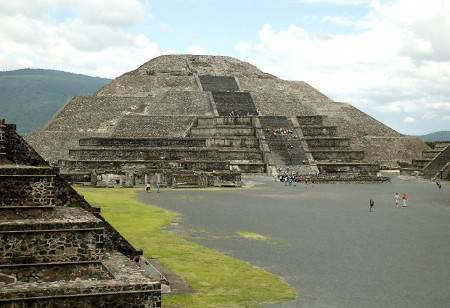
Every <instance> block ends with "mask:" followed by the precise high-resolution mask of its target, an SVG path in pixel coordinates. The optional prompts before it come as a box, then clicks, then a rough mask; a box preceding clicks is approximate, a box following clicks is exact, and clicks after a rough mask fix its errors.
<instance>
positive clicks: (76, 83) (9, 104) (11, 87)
mask: <svg viewBox="0 0 450 308" xmlns="http://www.w3.org/2000/svg"><path fill="white" fill-rule="evenodd" d="M110 81H111V79H107V78H99V77H91V76H87V75H81V74H74V73H67V72H62V71H56V70H47V69H20V70H14V71H4V72H0V118H5V119H6V122H7V123H14V124H17V131H18V133H19V134H21V135H26V134H30V133H32V132H35V131H37V130H38V129H39V128H40V127H41V126H42V125H44V124H45V123H46V122H47V121H48V120H49V119H50V118H51V116H52V115H53V114H54V113H55V112H56V111H57V110H58V109H59V108H60V107H61V106H62V105H63V104H64V103H65V102H66V101H67V100H68V99H70V98H72V97H73V96H76V95H92V94H93V93H95V92H97V91H98V90H100V89H101V88H102V87H104V86H105V85H106V84H108V83H109V82H110Z"/></svg>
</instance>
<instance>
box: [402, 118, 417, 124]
mask: <svg viewBox="0 0 450 308" xmlns="http://www.w3.org/2000/svg"><path fill="white" fill-rule="evenodd" d="M403 122H405V123H416V119H414V118H411V117H406V118H404V119H403Z"/></svg>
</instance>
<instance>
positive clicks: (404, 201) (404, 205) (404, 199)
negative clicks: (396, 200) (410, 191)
mask: <svg viewBox="0 0 450 308" xmlns="http://www.w3.org/2000/svg"><path fill="white" fill-rule="evenodd" d="M402 200H403V207H406V200H408V197H406V194H403V196H402Z"/></svg>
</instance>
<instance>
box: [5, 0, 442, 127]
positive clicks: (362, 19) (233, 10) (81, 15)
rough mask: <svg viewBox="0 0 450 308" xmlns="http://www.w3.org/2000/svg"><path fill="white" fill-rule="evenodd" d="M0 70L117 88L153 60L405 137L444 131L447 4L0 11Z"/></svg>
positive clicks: (19, 7) (127, 1)
mask: <svg viewBox="0 0 450 308" xmlns="http://www.w3.org/2000/svg"><path fill="white" fill-rule="evenodd" d="M0 8H1V9H0V70H2V71H6V70H14V69H19V68H29V67H33V68H46V69H57V70H62V71H67V72H74V73H81V74H88V75H92V76H101V77H107V78H115V77H117V76H119V75H121V74H123V73H125V72H127V71H130V70H132V69H135V68H137V67H138V66H140V65H141V64H143V63H145V62H147V61H148V60H150V59H152V58H154V57H156V56H159V55H162V54H186V53H189V54H211V55H224V56H231V57H235V58H238V59H240V60H243V61H247V62H250V63H252V64H254V65H256V66H257V67H259V68H260V69H261V70H263V71H265V72H268V73H272V74H275V75H277V76H278V77H280V78H283V79H287V80H302V81H305V82H307V83H309V84H310V85H312V86H313V87H315V88H316V89H318V90H319V91H321V92H322V93H324V94H325V95H327V96H328V97H330V98H331V99H333V100H335V101H340V102H348V103H350V104H352V105H354V106H355V107H357V108H359V109H361V110H362V111H364V112H366V113H368V114H370V115H371V116H373V117H374V118H376V119H378V120H379V121H381V122H383V123H385V124H387V125H388V126H390V127H392V128H394V129H396V130H397V131H399V132H401V133H405V134H426V133H430V132H434V131H438V130H450V34H449V31H450V1H448V0H426V1H423V0H142V1H138V0H58V1H54V0H32V1H30V0H13V1H12V0H0Z"/></svg>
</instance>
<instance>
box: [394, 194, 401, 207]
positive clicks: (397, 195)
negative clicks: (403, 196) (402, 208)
mask: <svg viewBox="0 0 450 308" xmlns="http://www.w3.org/2000/svg"><path fill="white" fill-rule="evenodd" d="M398 199H400V195H399V194H398V193H395V195H394V200H395V206H396V207H398Z"/></svg>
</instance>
